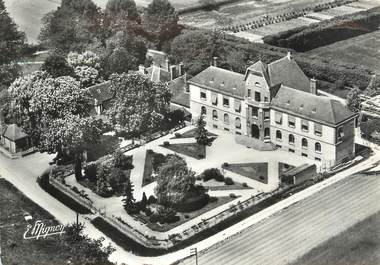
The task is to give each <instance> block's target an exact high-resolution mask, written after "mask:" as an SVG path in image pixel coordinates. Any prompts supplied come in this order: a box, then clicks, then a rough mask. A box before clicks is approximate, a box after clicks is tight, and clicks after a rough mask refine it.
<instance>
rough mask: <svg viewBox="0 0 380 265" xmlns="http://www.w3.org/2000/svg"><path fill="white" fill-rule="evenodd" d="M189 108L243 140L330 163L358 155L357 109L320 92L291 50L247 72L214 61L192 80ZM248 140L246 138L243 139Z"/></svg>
mask: <svg viewBox="0 0 380 265" xmlns="http://www.w3.org/2000/svg"><path fill="white" fill-rule="evenodd" d="M188 83H189V85H190V87H189V88H190V109H191V113H192V115H193V118H196V117H199V116H200V115H203V116H204V117H205V121H206V122H207V125H208V126H211V127H214V128H218V129H221V130H225V131H229V132H231V133H233V134H236V135H237V138H238V139H239V142H243V143H245V144H247V145H249V142H250V141H251V142H263V143H272V144H273V145H275V146H276V147H277V148H281V149H283V150H286V151H289V152H292V153H296V154H298V155H300V156H305V157H308V158H311V159H315V160H317V161H321V162H322V163H323V164H324V165H325V166H326V167H331V166H333V165H336V164H338V163H341V162H342V161H344V160H349V159H351V158H352V157H353V156H354V153H355V144H354V128H355V118H356V114H355V113H352V112H351V111H349V110H348V109H347V108H346V106H345V105H344V104H342V103H341V102H339V101H336V100H333V99H331V98H328V97H325V96H319V95H318V94H317V84H316V80H314V79H311V80H309V78H308V77H307V76H306V75H305V74H304V73H303V71H302V70H301V68H300V67H299V66H298V65H297V63H296V62H295V61H294V59H293V58H292V56H291V54H290V53H288V55H287V56H285V57H284V58H281V59H279V60H277V61H274V62H272V63H270V64H265V63H263V62H261V61H259V62H256V63H255V64H253V65H252V66H250V67H248V69H247V70H246V73H245V75H244V74H239V73H235V72H232V71H228V70H225V69H222V68H218V67H216V66H210V67H208V68H207V69H205V70H204V71H202V72H201V73H199V74H198V75H196V76H195V77H193V78H192V79H190V80H189V82H188ZM242 140H243V141H242Z"/></svg>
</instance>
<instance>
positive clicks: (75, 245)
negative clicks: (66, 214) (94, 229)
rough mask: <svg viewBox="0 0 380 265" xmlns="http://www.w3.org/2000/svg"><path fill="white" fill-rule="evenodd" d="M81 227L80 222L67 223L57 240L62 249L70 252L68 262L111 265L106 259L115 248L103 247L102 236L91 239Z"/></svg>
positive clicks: (74, 264)
mask: <svg viewBox="0 0 380 265" xmlns="http://www.w3.org/2000/svg"><path fill="white" fill-rule="evenodd" d="M83 229H84V225H83V224H82V223H80V224H79V225H77V224H75V223H74V224H70V225H67V226H66V227H65V230H64V231H65V233H64V234H62V239H61V240H60V241H59V242H60V245H61V247H62V249H63V250H67V253H70V258H69V259H70V264H73V265H80V264H87V265H98V264H102V265H112V264H113V263H112V262H110V261H109V260H108V259H109V256H110V255H111V254H112V252H114V251H115V249H114V248H113V247H112V246H111V245H108V246H106V247H103V241H104V238H99V239H91V238H90V237H88V236H87V235H84V234H83ZM65 252H66V251H65Z"/></svg>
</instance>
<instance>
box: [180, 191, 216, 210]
mask: <svg viewBox="0 0 380 265" xmlns="http://www.w3.org/2000/svg"><path fill="white" fill-rule="evenodd" d="M209 198H210V196H209V195H208V194H201V195H199V196H193V197H190V198H187V199H186V200H184V201H183V202H181V203H177V204H176V205H175V209H176V210H177V211H179V212H193V211H196V210H199V209H201V208H203V207H204V206H206V205H207V204H208V202H209Z"/></svg>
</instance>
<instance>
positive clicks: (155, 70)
mask: <svg viewBox="0 0 380 265" xmlns="http://www.w3.org/2000/svg"><path fill="white" fill-rule="evenodd" d="M146 71H147V74H148V77H149V79H150V80H151V81H152V82H169V81H170V73H169V72H168V71H166V70H165V69H163V68H159V67H157V66H151V67H149V68H147V69H146Z"/></svg>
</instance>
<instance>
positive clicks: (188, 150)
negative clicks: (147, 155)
mask: <svg viewBox="0 0 380 265" xmlns="http://www.w3.org/2000/svg"><path fill="white" fill-rule="evenodd" d="M160 146H161V147H164V148H167V149H169V150H172V151H174V152H176V153H180V154H183V155H186V156H190V157H192V158H195V159H204V158H206V146H204V145H200V144H197V143H183V144H169V145H160Z"/></svg>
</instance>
